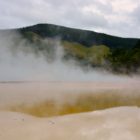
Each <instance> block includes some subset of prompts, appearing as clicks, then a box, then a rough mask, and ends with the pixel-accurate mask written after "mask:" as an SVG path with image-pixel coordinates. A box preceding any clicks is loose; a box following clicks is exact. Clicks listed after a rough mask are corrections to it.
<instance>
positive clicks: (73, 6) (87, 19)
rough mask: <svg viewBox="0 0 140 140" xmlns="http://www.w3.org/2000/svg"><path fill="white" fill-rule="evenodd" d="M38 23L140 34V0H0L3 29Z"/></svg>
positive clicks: (138, 35) (132, 35)
mask: <svg viewBox="0 0 140 140" xmlns="http://www.w3.org/2000/svg"><path fill="white" fill-rule="evenodd" d="M37 23H52V24H57V25H63V26H67V27H74V28H81V29H88V30H93V31H97V32H104V33H107V34H113V35H117V36H123V37H138V38H140V0H0V29H5V28H17V27H23V26H29V25H33V24H37Z"/></svg>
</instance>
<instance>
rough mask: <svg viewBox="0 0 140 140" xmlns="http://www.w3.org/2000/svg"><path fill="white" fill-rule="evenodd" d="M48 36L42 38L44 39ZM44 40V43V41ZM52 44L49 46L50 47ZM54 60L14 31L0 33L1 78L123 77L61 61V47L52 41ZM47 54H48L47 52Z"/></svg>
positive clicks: (90, 79)
mask: <svg viewBox="0 0 140 140" xmlns="http://www.w3.org/2000/svg"><path fill="white" fill-rule="evenodd" d="M46 41H47V39H45V40H44V42H46ZM44 42H43V43H44ZM50 47H52V46H50ZM53 47H54V49H55V54H53V55H54V56H55V60H54V61H53V62H50V61H49V58H48V57H46V56H45V55H44V54H45V53H46V52H43V51H40V52H39V51H38V52H37V51H36V49H35V46H33V44H31V43H29V42H27V40H25V39H23V38H22V37H21V36H20V35H19V34H18V33H16V32H13V31H12V32H1V33H0V81H108V80H109V81H110V80H111V81H112V80H115V81H116V80H122V79H123V80H124V77H123V78H122V77H118V76H114V75H113V74H109V73H107V72H106V71H101V72H100V71H99V70H98V71H97V70H93V69H92V70H91V69H90V68H87V69H86V70H83V69H82V68H81V67H80V66H79V65H78V64H77V63H76V62H75V61H74V60H71V61H63V60H62V57H63V54H64V51H63V47H62V46H61V45H60V42H59V40H56V41H54V42H53ZM48 55H51V54H49V53H48ZM52 57H53V56H52ZM126 79H127V78H126Z"/></svg>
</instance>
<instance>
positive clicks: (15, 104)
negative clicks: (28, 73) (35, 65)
mask: <svg viewBox="0 0 140 140" xmlns="http://www.w3.org/2000/svg"><path fill="white" fill-rule="evenodd" d="M139 85H140V82H139V80H136V79H135V80H132V79H131V80H127V81H119V82H118V81H112V82H26V81H25V82H21V81H20V82H19V81H18V82H1V83H0V139H1V140H15V139H20V140H25V139H26V140H58V139H61V140H93V139H96V140H124V139H127V140H139V137H140V134H139V132H140V109H139V106H140V87H139Z"/></svg>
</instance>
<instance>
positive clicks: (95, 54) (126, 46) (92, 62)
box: [1, 24, 140, 74]
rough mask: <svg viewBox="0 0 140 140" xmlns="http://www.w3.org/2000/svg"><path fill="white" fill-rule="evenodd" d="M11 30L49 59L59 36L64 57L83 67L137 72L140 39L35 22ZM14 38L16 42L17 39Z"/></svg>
mask: <svg viewBox="0 0 140 140" xmlns="http://www.w3.org/2000/svg"><path fill="white" fill-rule="evenodd" d="M6 31H7V32H8V30H6ZM6 31H1V33H2V34H4V33H6ZM11 31H18V32H19V33H20V34H21V35H22V37H23V38H24V39H25V40H26V41H27V42H28V43H27V44H31V46H33V47H32V48H33V49H34V50H35V51H34V52H35V53H38V52H41V53H43V54H44V55H45V56H46V57H47V58H48V60H49V61H51V62H52V61H53V60H54V59H55V55H56V54H55V50H56V46H57V45H56V42H57V41H58V40H59V42H60V45H61V46H63V49H64V54H63V60H64V61H67V60H71V59H72V60H75V61H76V62H78V63H77V64H78V65H81V66H82V68H83V67H87V66H88V67H92V68H93V69H94V68H101V69H106V70H109V71H111V72H113V73H123V74H131V73H139V68H140V39H136V38H121V37H115V36H111V35H107V34H103V33H97V32H93V31H87V30H80V29H73V28H67V27H62V26H57V25H52V24H37V25H34V26H29V27H24V28H19V29H14V30H11ZM44 40H45V41H44ZM15 42H16V45H17V44H18V43H19V41H15ZM27 46H30V45H27Z"/></svg>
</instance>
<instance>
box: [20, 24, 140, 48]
mask: <svg viewBox="0 0 140 140" xmlns="http://www.w3.org/2000/svg"><path fill="white" fill-rule="evenodd" d="M20 31H21V32H22V33H25V32H33V33H36V34H38V35H39V36H41V37H42V38H45V37H51V38H55V37H59V38H61V40H64V41H68V42H76V43H79V44H82V45H84V46H86V47H90V46H93V45H106V46H108V47H110V48H133V47H134V46H135V45H136V44H137V42H138V41H139V40H140V39H132V38H121V37H115V36H111V35H106V34H103V33H97V32H93V31H87V30H80V29H73V28H67V27H63V26H57V25H52V24H37V25H34V26H30V27H25V28H21V29H20Z"/></svg>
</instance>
